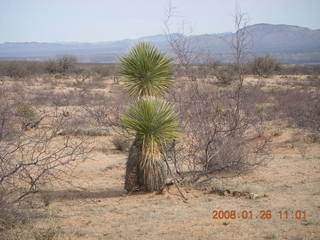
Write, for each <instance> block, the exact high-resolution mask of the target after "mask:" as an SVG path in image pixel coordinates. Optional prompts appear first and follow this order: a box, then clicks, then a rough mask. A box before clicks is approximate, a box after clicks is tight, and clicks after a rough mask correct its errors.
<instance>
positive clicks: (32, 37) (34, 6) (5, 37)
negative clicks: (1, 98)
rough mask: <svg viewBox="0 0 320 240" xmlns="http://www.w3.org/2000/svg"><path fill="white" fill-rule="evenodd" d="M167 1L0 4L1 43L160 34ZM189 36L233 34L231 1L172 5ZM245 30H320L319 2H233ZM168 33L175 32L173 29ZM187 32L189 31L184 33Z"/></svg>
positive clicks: (23, 0) (178, 0) (175, 1)
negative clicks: (264, 26)
mask: <svg viewBox="0 0 320 240" xmlns="http://www.w3.org/2000/svg"><path fill="white" fill-rule="evenodd" d="M168 2H169V1H168V0H0V42H6V41H15V42H26V41H42V42H55V41H79V42H80V41H81V42H84V41H85V42H96V41H106V40H119V39H125V38H137V37H141V36H147V35H154V34H160V33H163V30H164V25H163V21H164V19H165V9H166V8H167V6H168ZM171 2H172V5H173V6H175V7H176V11H177V15H178V17H176V18H173V19H172V21H173V22H175V23H176V24H177V25H180V24H181V22H182V21H184V22H185V23H186V26H191V27H192V34H200V33H218V32H230V31H233V14H234V9H235V0H172V1H171ZM238 5H239V6H240V7H241V10H242V11H243V12H246V13H247V14H248V16H249V17H250V24H255V23H273V24H290V25H299V26H304V27H309V28H311V29H320V15H319V13H320V0H238ZM172 28H173V29H172V31H176V30H177V29H176V28H175V27H174V26H173V27H172ZM188 28H189V27H188Z"/></svg>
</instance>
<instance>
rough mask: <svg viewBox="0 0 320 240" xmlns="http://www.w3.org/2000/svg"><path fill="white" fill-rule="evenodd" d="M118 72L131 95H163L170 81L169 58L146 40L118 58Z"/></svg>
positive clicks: (136, 96) (137, 96)
mask: <svg viewBox="0 0 320 240" xmlns="http://www.w3.org/2000/svg"><path fill="white" fill-rule="evenodd" d="M120 63H121V69H120V73H121V75H122V76H124V80H123V82H124V87H125V89H126V90H127V92H128V93H129V95H130V96H131V97H135V98H139V97H143V96H163V95H164V94H165V93H166V92H167V90H168V88H169V86H170V85H171V83H172V78H171V75H172V72H171V60H170V59H169V58H167V57H166V55H165V54H163V53H161V52H159V51H158V49H157V48H156V47H154V46H153V45H152V44H150V43H147V42H141V43H138V44H137V45H136V46H135V47H133V48H132V49H131V51H130V52H129V53H127V54H126V55H124V56H122V57H121V58H120Z"/></svg>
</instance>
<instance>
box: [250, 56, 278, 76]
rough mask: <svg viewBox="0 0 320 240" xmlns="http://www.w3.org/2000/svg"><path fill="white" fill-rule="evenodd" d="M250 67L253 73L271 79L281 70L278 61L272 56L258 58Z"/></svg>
mask: <svg viewBox="0 0 320 240" xmlns="http://www.w3.org/2000/svg"><path fill="white" fill-rule="evenodd" d="M249 65H250V68H251V71H252V73H253V74H255V75H258V76H260V77H269V76H271V75H272V74H273V73H274V72H275V71H279V70H280V68H281V65H280V63H279V62H278V60H277V59H276V58H273V57H270V56H262V57H257V58H256V59H255V60H254V61H253V62H251V63H250V64H249Z"/></svg>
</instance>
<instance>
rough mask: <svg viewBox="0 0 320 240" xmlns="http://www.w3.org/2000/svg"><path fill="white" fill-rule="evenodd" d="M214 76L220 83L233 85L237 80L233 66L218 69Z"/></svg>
mask: <svg viewBox="0 0 320 240" xmlns="http://www.w3.org/2000/svg"><path fill="white" fill-rule="evenodd" d="M214 76H215V77H216V78H217V79H218V81H219V83H222V84H226V85H228V84H231V83H232V82H234V81H235V80H236V78H237V76H236V71H235V68H234V67H233V66H232V65H224V66H220V67H216V68H215V70H214Z"/></svg>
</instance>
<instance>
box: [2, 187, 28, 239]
mask: <svg viewBox="0 0 320 240" xmlns="http://www.w3.org/2000/svg"><path fill="white" fill-rule="evenodd" d="M2 194H3V193H1V192H0V237H1V232H3V231H5V230H8V229H10V228H12V227H14V226H16V225H17V224H21V223H23V222H25V221H26V215H25V214H24V213H23V212H21V211H18V210H17V209H16V208H15V207H14V206H13V205H12V204H9V203H7V202H6V201H4V200H3V199H2V197H3V196H2Z"/></svg>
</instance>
